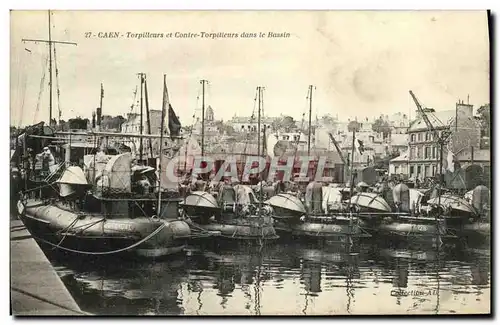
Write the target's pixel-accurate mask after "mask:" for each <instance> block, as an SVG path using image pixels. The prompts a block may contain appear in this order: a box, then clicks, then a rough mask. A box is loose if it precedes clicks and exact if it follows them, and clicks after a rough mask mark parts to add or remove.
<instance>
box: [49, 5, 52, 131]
mask: <svg viewBox="0 0 500 325" xmlns="http://www.w3.org/2000/svg"><path fill="white" fill-rule="evenodd" d="M51 29H52V28H51V27H50V10H49V125H52V34H51Z"/></svg>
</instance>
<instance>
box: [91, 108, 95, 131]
mask: <svg viewBox="0 0 500 325" xmlns="http://www.w3.org/2000/svg"><path fill="white" fill-rule="evenodd" d="M92 129H95V112H92Z"/></svg>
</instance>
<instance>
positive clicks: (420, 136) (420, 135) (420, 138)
mask: <svg viewBox="0 0 500 325" xmlns="http://www.w3.org/2000/svg"><path fill="white" fill-rule="evenodd" d="M417 138H418V141H422V133H419V134H418V136H417Z"/></svg>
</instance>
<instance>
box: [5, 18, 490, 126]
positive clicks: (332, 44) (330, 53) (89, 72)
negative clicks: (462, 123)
mask: <svg viewBox="0 0 500 325" xmlns="http://www.w3.org/2000/svg"><path fill="white" fill-rule="evenodd" d="M51 17H52V18H51V19H52V23H53V24H52V25H53V27H52V29H51V31H52V39H53V40H58V41H71V42H76V43H77V44H78V45H77V46H71V45H56V58H57V60H56V61H57V68H58V70H59V76H58V78H57V79H58V83H59V89H60V100H59V101H58V99H57V95H56V91H55V90H54V99H53V103H54V104H53V116H54V117H56V116H57V110H58V107H59V106H60V108H61V110H62V119H65V120H67V119H68V118H71V117H75V116H82V117H91V115H92V111H93V110H95V108H96V107H98V106H99V96H100V84H101V83H103V86H104V99H103V113H104V114H109V115H118V114H120V115H123V116H126V114H127V113H129V112H131V108H130V106H131V105H132V103H133V100H134V95H133V92H134V89H135V88H136V87H137V86H139V80H138V77H137V73H139V72H143V73H146V76H147V80H148V93H149V102H150V108H151V109H161V103H162V87H163V74H166V80H167V86H168V90H169V95H170V96H169V97H170V101H171V103H172V106H173V108H174V110H175V111H176V113H177V115H179V117H180V120H181V123H182V124H183V125H189V124H191V123H192V122H193V118H192V116H193V114H196V115H197V116H200V112H201V85H200V80H201V79H206V80H208V81H209V85H208V86H207V87H206V91H205V103H206V105H207V106H208V105H211V106H212V107H213V108H214V110H215V117H216V118H217V119H224V120H227V119H230V118H231V117H232V116H234V115H236V114H237V115H242V116H249V115H251V114H252V112H253V111H254V110H255V109H256V108H255V95H256V87H257V86H262V87H265V91H264V95H263V96H264V98H263V102H264V114H265V115H267V116H279V115H280V114H285V115H291V116H293V117H294V118H296V119H297V120H299V121H300V120H301V119H302V115H303V114H304V113H307V110H308V107H309V103H308V99H307V91H308V86H309V85H314V86H315V88H314V92H313V101H312V110H313V115H318V116H322V115H324V114H331V115H332V116H338V117H339V118H340V119H342V120H347V119H348V118H356V117H357V118H364V117H366V116H368V117H375V116H379V115H380V114H384V115H385V114H387V115H391V114H394V113H398V112H403V113H408V114H411V116H414V115H415V113H414V112H415V105H414V103H413V102H412V100H411V97H410V95H409V93H408V91H409V90H410V89H411V90H413V92H414V93H415V94H416V96H417V97H418V98H419V100H420V101H421V102H422V103H424V104H425V105H426V106H428V107H433V108H435V109H436V110H449V109H454V107H455V103H456V102H457V100H459V99H462V100H465V101H466V100H467V96H469V98H470V103H471V104H474V106H475V107H476V108H477V107H479V106H480V105H482V104H484V103H488V102H489V101H490V99H489V98H490V94H489V78H490V73H489V69H490V67H489V40H488V25H487V14H486V12H485V11H419V12H417V11H391V12H389V11H385V12H384V11H210V12H208V11H205V12H204V11H170V12H169V11H54V12H52V16H51ZM202 31H204V32H227V33H243V32H246V33H258V32H265V33H266V34H267V33H268V32H270V31H271V32H276V33H282V32H286V33H290V37H289V38H237V39H232V38H228V39H180V38H161V39H158V38H156V39H127V38H126V37H120V38H118V39H109V38H107V39H104V38H98V37H91V38H86V37H85V33H89V32H90V33H92V34H97V33H99V32H119V33H121V34H124V33H127V32H132V33H140V32H150V33H164V34H166V33H169V32H172V33H175V32H181V33H188V32H192V33H199V32H202ZM23 38H30V39H47V38H48V12H47V11H12V12H11V64H10V68H11V74H10V75H11V102H10V109H11V124H12V125H26V124H32V123H34V122H38V121H40V120H45V121H47V120H48V115H49V108H48V107H49V99H48V86H47V84H48V72H45V80H43V81H44V85H45V86H44V91H43V92H42V94H41V95H40V96H39V90H40V83H41V81H42V75H43V71H47V65H46V64H45V63H46V60H47V59H46V57H47V55H48V48H47V45H46V44H41V43H23V42H22V41H21V40H22V39H23ZM28 50H29V51H28ZM44 64H45V65H44ZM56 83H57V82H56V78H55V75H54V80H53V84H54V86H55V85H56ZM55 88H56V87H54V89H55ZM37 104H38V106H39V109H38V110H37V109H36V107H37ZM134 111H135V112H138V108H135V109H134Z"/></svg>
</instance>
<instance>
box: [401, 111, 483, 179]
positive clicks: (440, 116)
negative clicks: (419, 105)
mask: <svg viewBox="0 0 500 325" xmlns="http://www.w3.org/2000/svg"><path fill="white" fill-rule="evenodd" d="M425 110H426V115H427V116H428V117H429V120H430V122H431V123H432V125H433V127H434V129H435V130H436V131H437V132H438V134H439V136H440V137H441V135H442V133H443V131H445V130H447V131H451V132H452V135H451V136H450V137H449V140H448V142H447V144H446V145H444V147H443V167H446V166H447V157H448V149H449V150H451V151H452V154H453V156H454V157H455V160H456V161H458V162H460V163H461V164H462V166H463V167H464V164H467V163H468V162H469V161H467V160H464V161H462V160H461V157H462V156H463V155H462V154H461V152H462V151H464V150H466V151H469V150H470V148H476V151H479V149H480V143H479V142H480V141H479V139H480V127H479V124H478V123H477V121H476V120H475V119H474V117H473V106H472V105H469V104H464V103H463V102H459V103H457V104H456V108H455V110H448V111H440V112H436V111H434V110H433V109H425ZM417 114H418V117H417V119H416V120H415V121H413V122H412V123H411V126H410V128H409V129H408V137H409V143H408V154H409V156H408V174H409V176H410V178H419V179H424V178H426V177H434V176H435V175H436V174H437V173H438V167H439V161H438V160H439V155H440V148H439V145H438V143H437V139H436V138H435V137H434V133H433V132H431V131H430V130H429V128H428V126H427V124H426V123H425V121H424V120H423V119H422V117H421V116H420V114H419V113H418V112H417ZM472 150H474V149H472Z"/></svg>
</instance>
